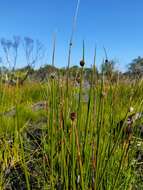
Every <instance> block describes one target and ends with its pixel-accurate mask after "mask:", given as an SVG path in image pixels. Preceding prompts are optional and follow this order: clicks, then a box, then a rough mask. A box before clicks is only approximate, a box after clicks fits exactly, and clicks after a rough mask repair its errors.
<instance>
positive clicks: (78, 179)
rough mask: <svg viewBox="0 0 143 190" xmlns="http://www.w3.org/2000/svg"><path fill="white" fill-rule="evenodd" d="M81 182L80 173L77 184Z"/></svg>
mask: <svg viewBox="0 0 143 190" xmlns="http://www.w3.org/2000/svg"><path fill="white" fill-rule="evenodd" d="M79 182H80V175H78V176H77V184H78V183H79Z"/></svg>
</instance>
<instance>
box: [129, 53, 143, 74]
mask: <svg viewBox="0 0 143 190" xmlns="http://www.w3.org/2000/svg"><path fill="white" fill-rule="evenodd" d="M128 70H129V73H130V74H133V75H134V76H141V75H142V74H143V58H142V57H140V56H138V57H137V58H135V59H133V60H132V62H131V63H130V64H129V67H128Z"/></svg>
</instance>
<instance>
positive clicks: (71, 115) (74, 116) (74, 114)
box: [70, 112, 76, 121]
mask: <svg viewBox="0 0 143 190" xmlns="http://www.w3.org/2000/svg"><path fill="white" fill-rule="evenodd" d="M70 119H71V120H72V121H74V120H75V119H76V113H75V112H72V113H71V114H70Z"/></svg>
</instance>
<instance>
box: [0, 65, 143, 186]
mask: <svg viewBox="0 0 143 190" xmlns="http://www.w3.org/2000/svg"><path fill="white" fill-rule="evenodd" d="M83 70H84V68H81V78H82V80H81V82H80V86H79V87H76V86H75V84H74V83H73V82H71V81H70V80H68V88H67V83H66V81H65V80H58V79H56V78H55V79H53V78H51V79H50V80H49V81H48V83H45V84H38V83H31V84H30V83H27V84H25V85H24V86H22V87H19V86H16V87H8V86H6V85H5V84H1V86H0V112H1V113H4V112H6V111H8V110H10V109H11V108H13V107H14V108H15V109H16V114H15V115H14V116H7V115H3V114H1V115H0V168H1V169H0V189H6V187H7V188H8V187H10V186H11V185H13V184H14V186H15V189H20V188H21V189H22V186H24V187H25V189H41V188H42V189H60V187H61V189H67V190H68V189H84V190H86V189H88V190H90V189H95V190H98V189H101V190H102V189H105V190H110V189H117V190H119V189H123V190H126V189H132V188H133V187H134V186H135V185H136V181H137V179H136V177H135V175H136V170H135V167H134V166H135V165H134V161H135V152H136V144H137V142H138V141H140V139H137V138H136V137H135V135H134V134H133V137H132V139H131V144H130V145H129V140H128V138H126V139H125V140H124V141H123V139H122V136H121V133H122V130H123V128H125V127H126V124H123V126H122V127H121V130H119V131H118V133H117V134H116V136H114V135H113V129H114V128H115V127H116V126H117V123H118V122H119V121H120V120H121V119H123V118H125V117H126V118H127V116H128V115H129V114H130V113H129V107H130V106H132V107H134V109H135V112H142V111H143V110H142V100H143V95H142V89H143V84H142V82H136V83H135V84H134V86H133V84H132V83H130V84H128V85H127V84H126V83H120V82H119V83H118V84H111V83H110V81H109V82H108V83H107V81H104V80H102V79H101V80H98V81H97V80H96V81H94V80H95V77H94V70H93V74H92V76H91V84H92V85H91V87H90V89H89V90H86V91H85V89H84V87H83V82H84V78H83V77H82V73H83ZM95 82H96V85H94V84H95ZM84 94H88V96H89V97H88V101H85V100H84ZM41 100H44V101H46V105H47V106H46V108H45V109H43V110H39V111H33V110H32V109H31V107H30V106H31V105H32V104H34V103H36V102H38V101H41ZM71 113H75V118H74V119H73V120H72V119H71ZM138 122H141V121H138ZM133 127H134V128H135V127H136V124H134V125H133ZM140 186H141V187H142V184H140Z"/></svg>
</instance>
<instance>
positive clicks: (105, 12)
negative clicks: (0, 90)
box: [0, 0, 143, 70]
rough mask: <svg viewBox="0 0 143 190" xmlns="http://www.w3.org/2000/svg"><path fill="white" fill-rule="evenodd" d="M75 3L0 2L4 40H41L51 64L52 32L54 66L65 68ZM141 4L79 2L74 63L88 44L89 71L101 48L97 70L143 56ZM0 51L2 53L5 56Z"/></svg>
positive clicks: (136, 0) (47, 0)
mask: <svg viewBox="0 0 143 190" xmlns="http://www.w3.org/2000/svg"><path fill="white" fill-rule="evenodd" d="M76 3H77V0H0V38H1V37H6V38H8V39H11V38H12V36H13V35H20V36H21V37H24V36H29V37H31V38H33V39H39V40H40V41H41V42H43V43H44V45H45V47H46V48H47V58H46V59H47V62H48V63H50V61H51V52H52V38H53V33H54V32H56V36H57V50H56V65H57V66H66V63H67V53H68V42H69V39H70V35H71V28H72V20H73V15H74V12H75V8H76ZM142 22H143V0H81V1H80V7H79V14H78V19H77V26H76V32H75V35H74V46H73V53H72V64H73V65H74V64H78V63H79V60H80V59H81V56H82V40H83V39H84V40H85V48H86V51H85V54H86V55H85V58H86V64H87V66H90V65H91V64H92V63H93V53H94V47H95V44H96V47H97V65H98V66H99V65H100V64H101V61H102V59H103V58H104V51H103V46H105V48H106V49H107V53H108V56H109V58H111V59H116V60H117V61H118V64H117V67H118V68H120V69H122V70H124V69H125V68H126V65H127V64H128V63H130V62H131V60H132V59H134V58H135V57H137V56H139V55H140V56H142V54H143V23H142ZM1 51H2V50H0V53H1Z"/></svg>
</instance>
